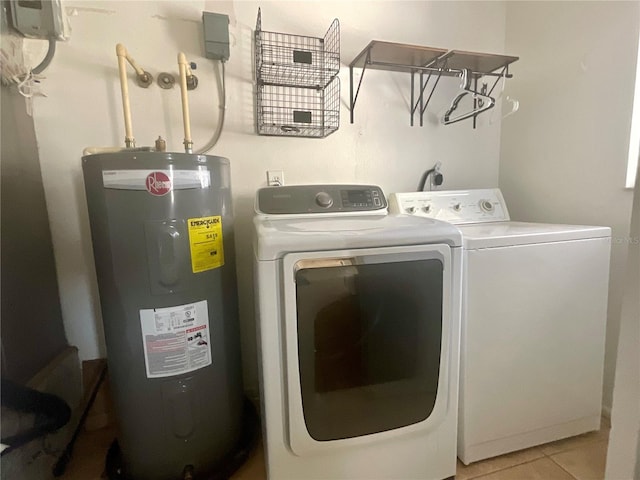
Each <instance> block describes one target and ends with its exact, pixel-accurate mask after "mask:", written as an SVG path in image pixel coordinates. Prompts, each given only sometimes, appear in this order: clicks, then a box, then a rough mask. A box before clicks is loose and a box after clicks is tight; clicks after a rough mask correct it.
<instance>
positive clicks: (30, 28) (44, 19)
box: [11, 0, 67, 40]
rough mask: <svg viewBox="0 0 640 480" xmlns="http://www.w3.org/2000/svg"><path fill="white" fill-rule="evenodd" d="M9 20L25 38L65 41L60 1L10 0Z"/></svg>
mask: <svg viewBox="0 0 640 480" xmlns="http://www.w3.org/2000/svg"><path fill="white" fill-rule="evenodd" d="M11 20H12V24H13V27H14V28H15V29H16V30H18V31H19V32H20V33H22V34H23V35H25V36H27V37H31V38H45V39H49V38H55V39H57V40H65V37H66V33H67V32H66V31H65V30H66V29H65V21H64V12H63V9H62V5H61V3H60V0H12V1H11Z"/></svg>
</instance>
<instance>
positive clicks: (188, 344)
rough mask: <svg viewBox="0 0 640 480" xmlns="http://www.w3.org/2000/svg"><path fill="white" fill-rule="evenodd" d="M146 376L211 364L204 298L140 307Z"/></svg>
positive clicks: (178, 372)
mask: <svg viewBox="0 0 640 480" xmlns="http://www.w3.org/2000/svg"><path fill="white" fill-rule="evenodd" d="M140 325H141V327H142V339H143V345H144V363H145V366H146V368H147V378H158V377H170V376H173V375H181V374H183V373H188V372H193V371H194V370H198V369H199V368H203V367H206V366H208V365H211V339H210V337H209V310H208V308H207V301H206V300H203V301H201V302H196V303H188V304H186V305H179V306H176V307H168V308H150V309H145V310H140Z"/></svg>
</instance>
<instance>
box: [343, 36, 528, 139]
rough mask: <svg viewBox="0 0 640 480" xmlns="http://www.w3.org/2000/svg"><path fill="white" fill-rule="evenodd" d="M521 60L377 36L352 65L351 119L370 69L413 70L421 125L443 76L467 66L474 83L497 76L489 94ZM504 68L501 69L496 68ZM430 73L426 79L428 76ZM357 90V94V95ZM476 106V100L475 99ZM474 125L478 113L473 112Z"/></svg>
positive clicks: (413, 96) (459, 72) (456, 73)
mask: <svg viewBox="0 0 640 480" xmlns="http://www.w3.org/2000/svg"><path fill="white" fill-rule="evenodd" d="M517 60H518V57H513V56H507V55H493V54H487V53H474V52H464V51H460V50H446V49H442V48H432V47H423V46H418V45H406V44H401V43H392V42H381V41H378V40H373V41H371V42H370V43H369V45H367V46H366V47H365V49H364V50H362V52H360V54H358V56H356V58H355V59H354V60H353V61H352V62H351V64H350V65H349V80H350V90H349V99H350V105H349V106H350V121H351V123H353V121H354V110H355V105H356V102H357V100H358V94H359V93H360V87H361V86H362V80H363V78H364V72H365V71H366V70H367V69H374V70H386V71H392V72H407V73H410V74H411V111H410V113H411V116H410V123H411V126H413V125H414V117H415V115H416V113H417V112H419V114H420V115H419V118H420V126H423V125H424V113H425V111H426V109H427V106H428V105H429V101H430V100H431V97H432V96H433V93H434V92H435V89H436V87H437V85H438V82H440V79H441V77H442V76H448V77H458V76H461V75H462V72H463V71H464V70H468V71H470V72H471V77H472V78H473V79H474V84H475V85H476V88H477V81H478V78H480V77H484V76H493V77H497V78H496V81H495V83H494V85H493V87H492V88H491V90H490V92H489V94H490V93H491V92H492V91H493V89H494V88H495V86H496V85H497V83H498V81H499V80H500V79H501V78H503V79H506V78H511V77H512V75H511V74H509V70H508V66H509V64H511V63H513V62H515V61H517ZM354 68H361V69H362V73H361V75H360V80H359V81H358V86H357V89H356V91H355V92H354V89H353V86H354V78H353V69H354ZM501 68H502V71H501V72H500V73H496V70H499V69H501ZM425 73H426V74H427V78H426V81H425V80H424V77H425ZM415 75H419V83H420V85H419V88H418V89H417V91H416V85H415V83H416V82H415ZM432 77H435V80H434V83H433V86H432V87H431V90H430V91H429V95H428V96H427V98H426V100H425V93H426V91H427V86H428V84H429V81H430V80H431V78H432ZM354 93H355V95H354ZM474 102H475V101H474ZM474 106H476V104H475V103H474ZM473 122H474V128H475V122H476V115H474V116H473Z"/></svg>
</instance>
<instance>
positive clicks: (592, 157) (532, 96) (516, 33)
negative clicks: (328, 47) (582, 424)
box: [499, 2, 640, 408]
mask: <svg viewBox="0 0 640 480" xmlns="http://www.w3.org/2000/svg"><path fill="white" fill-rule="evenodd" d="M639 21H640V4H639V3H638V2H508V4H507V20H506V25H507V28H506V48H507V49H508V50H509V51H513V52H516V53H517V54H519V55H520V61H519V62H517V63H516V64H514V67H513V69H512V71H513V73H514V74H515V78H514V79H513V80H512V81H511V82H510V84H509V86H508V91H507V92H505V94H509V95H511V96H513V97H516V98H517V99H518V100H519V101H520V111H519V112H518V114H517V115H514V116H512V117H509V119H505V121H504V123H503V126H502V142H501V160H500V182H499V185H500V187H501V188H502V191H503V193H504V195H505V197H506V201H507V204H508V205H509V208H510V212H511V214H512V217H513V218H514V219H517V220H527V221H545V222H557V223H575V224H587V225H588V224H593V225H608V226H610V227H612V229H613V242H612V256H611V276H610V290H609V291H610V294H609V308H608V325H607V341H606V359H605V378H604V384H605V385H604V405H605V408H610V407H611V395H612V388H613V379H614V370H615V360H616V344H617V340H618V330H619V323H620V308H621V301H622V294H623V290H624V288H623V287H624V274H625V265H626V263H625V261H626V249H627V245H626V241H625V239H626V238H627V237H628V234H629V219H630V211H631V200H632V192H631V191H630V190H625V189H624V181H625V171H626V159H627V149H628V146H629V132H630V126H631V111H632V103H633V88H634V79H635V66H636V53H637V47H638V30H639ZM567 347H568V348H570V346H567Z"/></svg>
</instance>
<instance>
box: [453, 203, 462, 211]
mask: <svg viewBox="0 0 640 480" xmlns="http://www.w3.org/2000/svg"><path fill="white" fill-rule="evenodd" d="M461 208H462V205H461V204H460V203H456V204H455V205H454V206H453V210H455V211H456V212H459V211H460V209H461Z"/></svg>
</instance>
